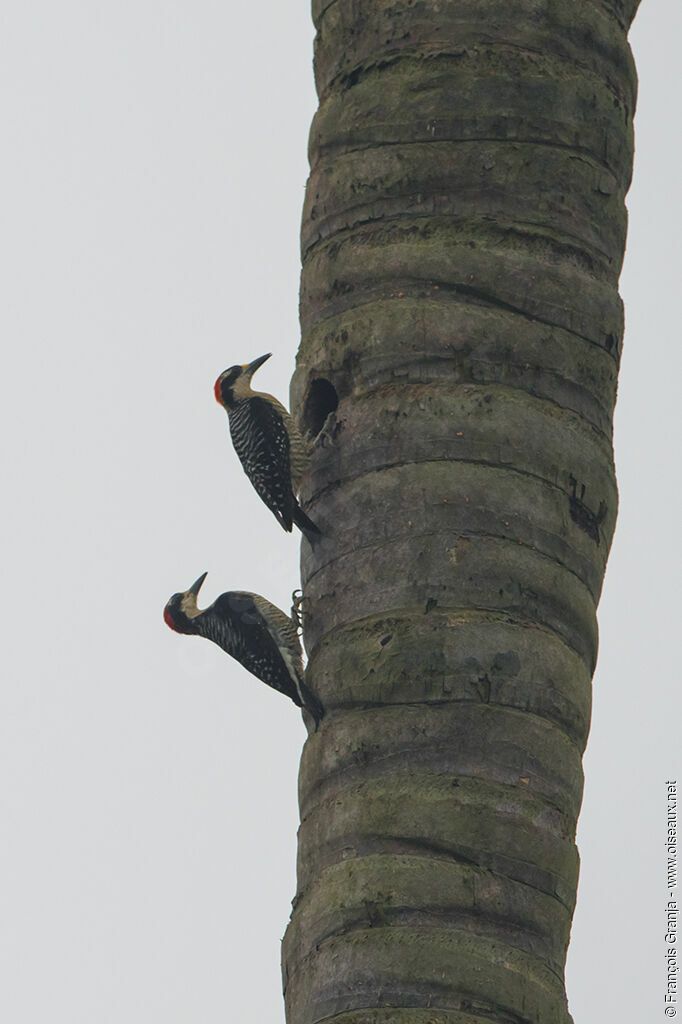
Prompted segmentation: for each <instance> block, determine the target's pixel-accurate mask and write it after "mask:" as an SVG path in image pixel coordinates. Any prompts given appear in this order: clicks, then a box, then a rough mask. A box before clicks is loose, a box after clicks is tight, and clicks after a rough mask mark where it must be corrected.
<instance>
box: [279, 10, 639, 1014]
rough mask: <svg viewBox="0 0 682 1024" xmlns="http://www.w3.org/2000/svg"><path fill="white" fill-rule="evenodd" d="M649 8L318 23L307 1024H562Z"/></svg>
mask: <svg viewBox="0 0 682 1024" xmlns="http://www.w3.org/2000/svg"><path fill="white" fill-rule="evenodd" d="M636 6H637V4H636V2H635V0H630V2H625V0H447V2H444V0H423V2H419V0H413V2H410V0H403V2H397V0H331V2H329V0H314V2H313V15H314V18H315V24H316V28H317V38H316V51H315V68H316V80H317V87H318V92H319V96H320V107H319V110H318V113H317V115H316V117H315V120H314V122H313V126H312V131H311V142H310V160H311V174H310V179H309V182H308V187H307V193H306V201H305V209H304V216H303V228H302V251H303V277H302V289H301V324H302V342H301V348H300V352H299V356H298V368H297V370H296V374H295V376H294V380H293V384H292V405H293V407H294V408H295V409H297V410H298V414H299V417H300V419H301V422H302V424H303V426H304V428H305V429H307V430H308V432H309V433H310V434H311V435H312V436H315V437H316V442H315V449H314V456H313V471H312V475H311V478H310V481H309V483H308V485H307V489H306V492H305V494H304V499H305V501H306V505H307V508H308V509H309V511H310V514H311V515H312V517H313V518H314V520H315V522H317V523H318V524H319V525H320V527H321V528H322V530H323V531H324V539H323V540H322V541H321V542H319V543H318V544H317V545H315V547H314V548H311V547H310V546H309V545H308V544H307V543H304V550H303V587H304V594H305V603H304V612H305V643H306V647H307V650H308V654H309V658H310V661H309V667H308V684H309V685H310V686H311V687H312V689H313V690H315V691H316V692H317V693H318V694H319V696H320V697H321V699H322V700H323V702H324V704H325V707H326V709H327V715H326V717H325V719H324V721H323V724H322V726H321V728H320V729H319V730H318V732H317V733H315V734H314V735H312V736H311V737H310V738H309V739H308V741H307V743H306V746H305V749H304V752H303V759H302V764H301V774H300V804H301V829H300V834H299V866H298V893H297V897H296V900H295V906H294V911H293V914H292V920H291V923H290V925H289V927H288V929H287V933H286V936H285V939H284V947H283V978H284V987H285V999H286V1007H287V1019H288V1021H289V1024H317V1022H321V1021H327V1020H330V1019H332V1018H333V1020H334V1022H335V1024H483V1022H485V1024H491V1022H499V1024H511V1022H513V1024H565V1022H568V1021H570V1016H569V1014H568V1010H567V1006H566V996H565V990H564V980H563V977H564V962H565V956H566V947H567V943H568V937H569V932H570V924H571V917H572V913H573V907H574V902H575V892H576V883H577V876H578V855H577V851H576V847H575V826H576V819H577V815H578V811H579V807H580V800H581V795H582V781H583V780H582V766H581V757H582V752H583V749H584V746H585V741H586V738H587V732H588V728H589V716H590V686H591V676H592V673H593V671H594V666H595V660H596V654H597V627H596V616H595V610H596V606H597V602H598V600H599V594H600V590H601V585H602V579H603V573H604V568H605V563H606V558H607V554H608V550H609V546H610V542H611V537H612V533H613V528H614V523H615V518H616V506H617V491H616V483H615V477H614V469H613V456H612V447H611V423H612V415H613V406H614V401H615V395H616V380H617V372H618V361H619V357H620V351H621V343H622V338H623V315H622V306H621V302H620V299H619V297H618V291H617V282H618V275H619V272H620V267H621V262H622V257H623V248H624V242H625V230H626V214H625V206H624V197H625V193H626V191H627V188H628V185H629V181H630V174H631V165H632V117H633V111H634V105H635V89H636V84H635V83H636V79H635V73H634V68H633V64H632V59H631V54H630V50H629V47H628V45H627V41H626V32H627V28H628V26H629V23H630V21H631V19H632V17H633V16H634V12H635V9H636Z"/></svg>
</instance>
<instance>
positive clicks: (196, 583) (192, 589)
mask: <svg viewBox="0 0 682 1024" xmlns="http://www.w3.org/2000/svg"><path fill="white" fill-rule="evenodd" d="M207 576H208V573H207V572H202V574H201V576H200V577H199V579H198V580H195V581H194V583H193V584H192V586H191V587H190V588H189V590H188V591H187V593H188V594H194V596H195V597H198V595H199V591H200V590H201V584H202V583H203V582H204V580H205V579H206V577H207Z"/></svg>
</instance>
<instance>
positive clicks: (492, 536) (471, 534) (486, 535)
mask: <svg viewBox="0 0 682 1024" xmlns="http://www.w3.org/2000/svg"><path fill="white" fill-rule="evenodd" d="M405 465H406V463H405ZM411 535H412V533H411V532H406V533H404V534H402V536H393V537H391V538H389V539H387V540H385V541H383V542H382V543H377V542H376V541H373V542H372V543H370V544H355V545H354V546H353V547H352V548H348V549H347V550H346V551H340V552H339V553H338V555H336V556H335V557H334V558H330V559H329V561H328V562H325V563H324V564H323V565H320V567H319V568H318V569H316V570H315V572H314V573H313V574H312V575H311V576H309V577H308V579H307V581H306V583H307V584H308V583H310V581H311V580H312V579H314V578H315V577H316V576H317V574H318V573H319V572H322V571H323V570H324V569H328V568H329V567H330V566H333V565H334V564H335V563H336V562H338V561H339V560H340V559H342V558H346V557H347V556H348V555H354V554H356V553H357V552H361V551H366V550H368V549H370V548H371V549H372V550H375V551H381V549H382V548H385V547H390V546H391V545H393V544H395V543H396V541H397V540H405V539H406V538H407V537H409V536H411ZM418 536H419V537H423V538H427V537H440V536H442V534H441V533H440V531H436V530H430V531H426V532H424V533H419V535H418ZM472 538H476V539H478V540H481V539H483V540H498V541H504V542H507V543H509V544H512V545H513V547H514V548H518V547H524V548H526V550H528V549H529V545H528V544H519V541H518V538H512V537H506V536H504V535H503V534H499V533H491V532H490V531H489V530H486V531H479V532H477V531H476V530H467V531H466V533H462V534H459V535H458V539H459V540H471V539H472ZM530 550H531V551H533V550H534V551H535V554H536V555H537V556H538V557H539V558H545V559H547V560H548V561H549V562H553V563H554V564H555V565H558V566H559V568H561V569H563V570H565V571H566V572H568V573H570V574H571V576H573V577H574V579H576V580H577V581H578V582H579V583H580V584H581V585H582V586H583V587H584V588H585V590H586V591H587V592H588V594H589V595H590V597H591V598H592V600H593V601H594V605H595V610H596V606H597V602H598V600H599V594H595V593H594V592H593V591H592V588H591V587H590V585H589V583H587V582H586V581H585V580H584V579H583V578H582V577H581V576H579V575H578V573H577V571H576V570H575V569H571V567H570V566H569V565H566V563H565V562H562V561H561V559H560V558H557V557H556V556H555V555H550V554H549V553H547V552H545V551H541V550H540V549H539V548H538V546H537V544H536V545H533V546H532V547H530ZM522 593H523V591H522ZM433 607H434V606H433V605H432V606H431V608H429V611H431V610H432V608H433Z"/></svg>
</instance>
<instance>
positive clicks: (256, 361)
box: [246, 352, 272, 377]
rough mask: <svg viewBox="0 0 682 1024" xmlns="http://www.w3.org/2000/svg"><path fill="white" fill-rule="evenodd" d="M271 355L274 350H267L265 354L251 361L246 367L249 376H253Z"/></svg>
mask: <svg viewBox="0 0 682 1024" xmlns="http://www.w3.org/2000/svg"><path fill="white" fill-rule="evenodd" d="M271 355H272V352H266V353H265V355H264V356H259V357H258V359H254V361H253V362H252V363H249V364H248V366H247V367H246V373H248V375H249V377H253V375H254V373H255V372H256V370H257V369H258V368H259V366H262V365H263V363H264V362H265V361H266V360H267V359H269V358H270V356H271Z"/></svg>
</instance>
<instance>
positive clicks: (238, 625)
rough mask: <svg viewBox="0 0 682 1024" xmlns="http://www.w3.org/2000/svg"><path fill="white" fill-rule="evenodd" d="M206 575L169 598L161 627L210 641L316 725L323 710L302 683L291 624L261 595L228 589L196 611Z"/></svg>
mask: <svg viewBox="0 0 682 1024" xmlns="http://www.w3.org/2000/svg"><path fill="white" fill-rule="evenodd" d="M206 575H207V574H206V573H203V574H202V575H201V576H200V577H199V579H198V580H196V581H195V582H194V583H193V584H192V586H191V587H190V588H189V590H184V591H183V592H182V593H179V594H173V596H172V597H171V599H170V600H169V602H168V604H167V605H166V607H165V608H164V611H163V617H164V619H165V621H166V624H167V625H168V626H170V628H171V629H174V630H175V632H176V633H195V634H198V635H199V636H205V637H206V638H207V640H212V641H213V643H214V644H217V645H218V647H222V649H223V650H224V651H226V652H227V654H230V655H231V656H232V657H233V658H235V659H236V660H237V661H238V662H239V663H240V664H241V665H243V666H244V668H245V669H247V670H248V671H249V672H251V673H252V674H253V675H254V676H256V678H257V679H261V680H262V681H263V682H264V683H267V685H268V686H271V687H272V688H273V690H279V692H280V693H283V694H285V695H286V696H287V697H290V698H291V700H293V702H294V704H295V705H296V706H297V707H299V708H301V707H302V708H305V709H306V710H307V711H309V712H310V714H311V715H312V717H313V719H314V721H315V727H317V726H318V725H319V723H320V719H321V718H322V716H323V714H324V709H323V707H322V705H321V703H320V701H319V700H318V699H317V697H315V696H314V695H313V694H312V693H311V692H310V690H309V689H308V687H307V686H306V685H305V683H304V681H303V661H302V655H301V644H300V641H299V639H298V630H297V625H296V623H295V622H294V620H293V619H290V618H289V616H288V615H286V614H285V613H284V612H283V611H281V610H280V609H279V608H277V607H276V606H275V605H274V604H270V602H269V601H266V599H265V598H264V597H260V595H259V594H251V593H249V592H248V591H246V590H228V591H227V592H226V593H225V594H221V595H220V597H217V598H216V600H215V601H214V602H213V604H212V605H209V607H208V608H204V610H203V611H200V610H199V608H198V607H197V597H198V595H199V591H200V589H201V585H202V583H203V582H204V580H205V579H206Z"/></svg>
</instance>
